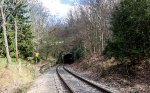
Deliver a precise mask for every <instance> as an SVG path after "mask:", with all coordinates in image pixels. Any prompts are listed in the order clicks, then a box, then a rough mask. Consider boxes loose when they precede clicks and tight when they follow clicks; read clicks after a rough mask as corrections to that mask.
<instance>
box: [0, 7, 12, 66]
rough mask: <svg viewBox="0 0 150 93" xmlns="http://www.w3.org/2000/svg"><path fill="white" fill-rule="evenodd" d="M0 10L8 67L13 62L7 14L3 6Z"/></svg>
mask: <svg viewBox="0 0 150 93" xmlns="http://www.w3.org/2000/svg"><path fill="white" fill-rule="evenodd" d="M0 10H1V16H2V27H3V35H4V41H5V50H6V57H7V65H6V68H7V67H8V65H9V63H11V57H10V54H9V48H8V40H7V33H6V20H5V14H4V11H3V7H2V6H0Z"/></svg>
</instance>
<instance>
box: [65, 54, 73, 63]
mask: <svg viewBox="0 0 150 93" xmlns="http://www.w3.org/2000/svg"><path fill="white" fill-rule="evenodd" d="M63 59H64V64H72V63H73V61H74V60H73V54H71V53H70V54H66V55H64V57H63Z"/></svg>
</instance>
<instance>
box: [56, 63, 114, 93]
mask: <svg viewBox="0 0 150 93" xmlns="http://www.w3.org/2000/svg"><path fill="white" fill-rule="evenodd" d="M56 71H57V74H58V76H59V78H60V80H61V81H62V82H63V83H64V85H65V86H66V88H67V89H68V90H69V91H70V93H112V92H110V91H108V90H106V89H104V88H101V87H99V86H97V85H95V84H94V83H92V82H89V81H88V80H86V79H83V78H82V77H80V76H77V75H76V74H74V73H72V72H70V71H69V70H68V69H66V68H65V67H64V66H62V65H61V66H58V67H57V68H56Z"/></svg>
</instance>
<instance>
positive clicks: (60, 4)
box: [41, 0, 75, 17]
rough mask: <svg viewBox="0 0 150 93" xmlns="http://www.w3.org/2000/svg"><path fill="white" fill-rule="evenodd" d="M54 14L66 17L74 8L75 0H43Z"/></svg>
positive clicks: (44, 4)
mask: <svg viewBox="0 0 150 93" xmlns="http://www.w3.org/2000/svg"><path fill="white" fill-rule="evenodd" d="M41 2H42V3H43V6H45V7H46V8H47V9H48V10H49V11H50V13H51V14H52V15H55V16H59V17H66V16H67V13H68V12H69V10H70V9H73V5H74V2H75V0H41Z"/></svg>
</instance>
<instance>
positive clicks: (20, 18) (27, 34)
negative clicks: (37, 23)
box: [0, 0, 33, 58]
mask: <svg viewBox="0 0 150 93" xmlns="http://www.w3.org/2000/svg"><path fill="white" fill-rule="evenodd" d="M5 3H6V4H8V6H7V10H8V11H9V14H8V15H7V17H6V21H7V33H8V36H7V38H8V43H9V49H10V54H11V56H12V57H15V40H14V39H15V27H14V24H15V22H14V19H16V20H17V27H18V29H17V30H18V50H19V56H20V57H21V58H26V57H29V56H31V54H32V51H33V46H32V38H33V37H32V32H31V25H30V23H31V22H30V16H29V9H28V6H27V5H26V3H25V2H24V1H22V2H21V3H18V4H17V3H16V2H14V1H13V0H7V2H5ZM1 32H2V30H0V33H1ZM0 37H3V36H2V35H1V34H0ZM0 41H2V42H0V45H1V47H0V49H1V50H2V51H1V54H3V55H4V56H5V55H6V54H5V51H4V48H3V43H4V42H3V38H0Z"/></svg>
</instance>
